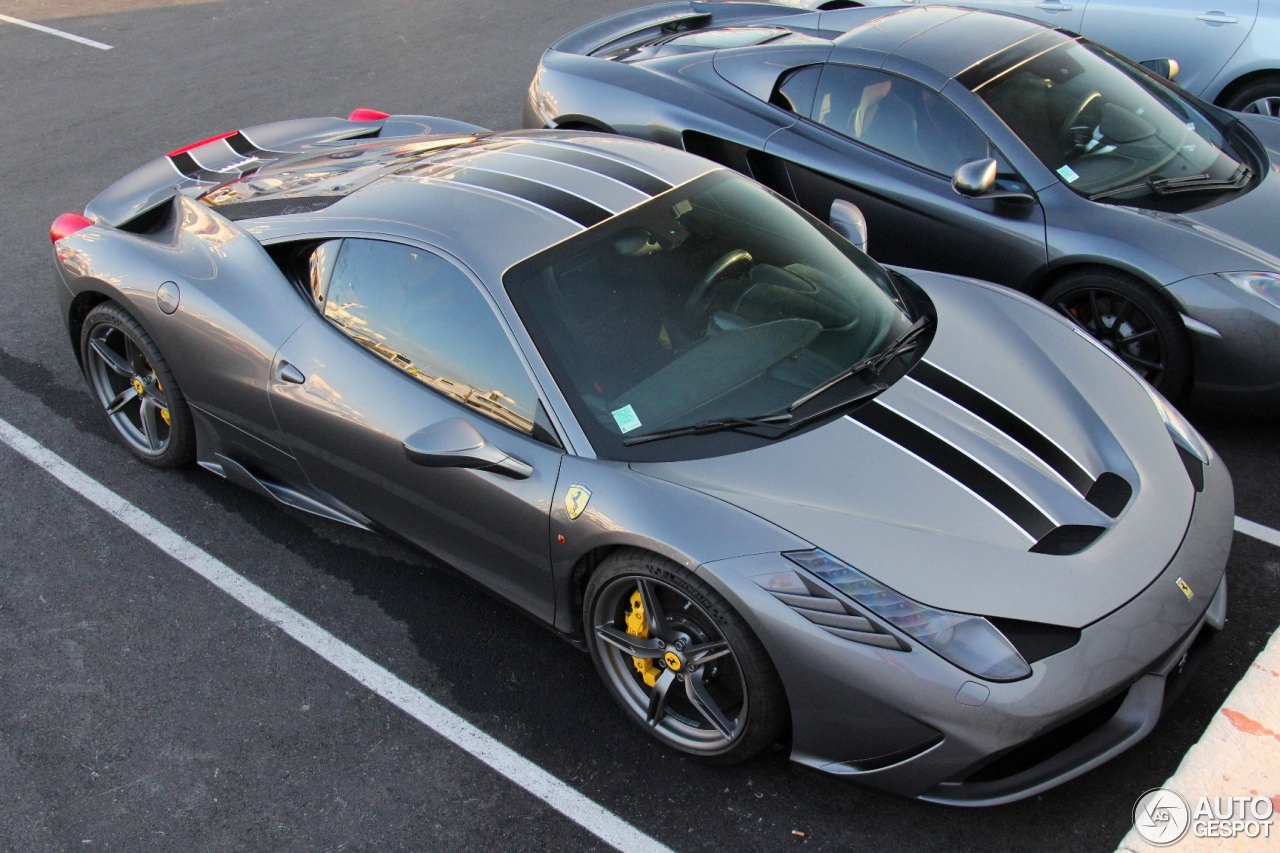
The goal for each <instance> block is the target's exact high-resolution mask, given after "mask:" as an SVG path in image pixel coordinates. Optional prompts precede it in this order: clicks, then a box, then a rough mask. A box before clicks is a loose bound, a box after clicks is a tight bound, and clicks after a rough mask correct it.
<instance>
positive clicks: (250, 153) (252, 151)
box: [227, 130, 267, 157]
mask: <svg viewBox="0 0 1280 853" xmlns="http://www.w3.org/2000/svg"><path fill="white" fill-rule="evenodd" d="M227 144H228V145H230V146H231V150H232V151H234V152H236V153H237V154H239V155H240V156H241V157H258V156H260V155H262V154H266V153H267V152H266V151H265V150H264V149H262V148H259V147H258V146H256V145H254V144H253V143H252V142H250V141H249V137H247V136H245V135H244V134H243V133H241V132H240V131H238V130H237V131H236V132H235V133H233V134H231V135H230V136H228V137H227Z"/></svg>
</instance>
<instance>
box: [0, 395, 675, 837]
mask: <svg viewBox="0 0 1280 853" xmlns="http://www.w3.org/2000/svg"><path fill="white" fill-rule="evenodd" d="M0 440H2V441H4V443H5V444H7V445H9V446H10V447H12V448H13V449H14V450H16V451H17V452H18V453H20V454H22V455H23V456H25V457H26V458H27V459H29V460H31V461H32V462H34V463H35V464H36V465H38V466H40V467H41V468H43V469H44V470H45V471H47V472H49V473H50V474H52V475H53V476H54V477H55V478H57V479H58V480H60V481H61V482H62V483H63V485H65V486H67V487H68V488H69V489H71V490H72V491H73V492H75V493H77V494H79V495H80V496H81V497H83V498H85V499H86V500H88V501H89V502H90V503H93V504H95V505H97V506H98V507H99V508H101V509H102V510H104V511H105V512H107V513H108V514H110V515H112V516H114V517H115V518H116V519H117V520H118V521H120V522H121V523H122V524H124V525H125V526H126V527H129V528H132V529H133V530H134V531H135V532H136V533H138V534H139V535H140V536H142V538H144V539H146V540H147V541H149V542H150V543H151V544H153V545H155V546H156V547H157V548H159V549H160V550H161V551H164V552H165V553H166V554H168V555H169V556H171V557H173V558H174V559H175V560H177V561H178V562H180V563H182V564H183V565H184V566H186V567H187V568H189V569H191V570H192V571H193V572H195V573H196V574H198V575H200V576H201V577H203V578H204V579H205V580H207V581H209V582H210V583H212V584H213V585H214V586H216V587H217V588H218V589H220V590H222V591H223V592H225V593H226V594H227V595H229V596H231V597H232V598H234V599H235V600H236V601H238V602H240V603H241V604H243V605H244V606H245V607H247V608H249V609H250V610H252V611H253V612H254V613H257V614H258V615H259V616H261V617H262V618H264V619H266V620H267V621H268V622H271V623H272V624H273V625H276V626H277V627H279V628H280V630H282V631H284V632H285V633H286V634H288V635H289V636H290V637H293V638H294V639H295V640H297V641H298V642H299V643H301V644H302V645H304V646H306V647H307V648H309V649H311V651H313V652H315V653H316V654H318V655H319V656H320V657H322V658H324V659H325V660H327V661H328V662H329V663H331V664H333V665H334V666H336V667H337V668H338V669H340V670H342V671H343V672H345V673H346V674H347V675H349V676H351V677H352V678H354V679H355V680H356V681H358V682H360V683H361V684H363V685H364V686H365V687H367V688H369V689H370V690H372V691H373V692H374V693H376V694H378V695H379V696H381V697H382V698H383V699H386V700H387V701H388V702H390V703H391V704H393V705H395V706H396V707H397V708H399V709H400V710H402V711H404V712H405V713H406V714H408V715H409V716H411V717H413V718H414V719H416V720H418V721H419V722H421V723H423V724H425V725H426V726H427V727H428V728H430V729H432V730H433V731H435V732H436V733H437V734H439V735H440V736H441V737H444V738H445V739H447V740H449V741H450V742H452V743H453V744H454V745H456V746H458V747H460V748H461V749H463V750H465V751H466V752H468V753H470V754H471V755H473V756H475V757H476V758H478V759H479V760H480V761H482V762H484V763H485V764H486V765H488V766H489V767H490V768H492V769H493V770H496V771H497V772H498V773H501V774H502V775H503V776H505V777H506V778H507V779H510V780H511V781H512V782H514V783H515V784H517V785H519V786H520V787H521V788H523V789H525V790H526V791H528V792H529V793H530V794H533V795H534V796H535V797H537V798H538V799H540V800H542V801H543V802H544V803H546V804H547V805H549V806H551V807H552V808H553V809H555V810H556V811H558V812H560V813H561V814H562V815H564V816H565V817H567V818H569V819H570V820H572V821H573V822H574V823H577V824H578V825H579V826H581V827H582V828H583V829H585V830H587V831H588V832H590V833H591V834H592V835H595V836H596V837H597V838H599V839H600V840H601V841H603V842H605V843H606V844H609V845H610V846H612V847H614V848H616V849H618V850H623V851H632V850H636V851H655V853H657V851H665V853H671V851H670V849H669V848H668V847H666V846H665V845H663V844H661V843H660V842H658V841H657V840H656V839H653V838H651V837H649V836H648V835H645V834H644V833H643V832H641V831H640V830H638V829H636V828H635V827H634V826H632V825H631V824H629V823H627V822H626V821H624V820H623V819H622V818H620V817H618V816H617V815H615V814H614V813H613V812H611V811H609V810H608V809H606V808H605V807H604V806H601V805H600V804H599V803H596V802H595V801H594V800H591V799H588V798H587V797H585V796H583V795H582V794H581V793H579V792H578V791H577V790H575V789H573V788H571V787H570V786H569V785H567V784H565V783H564V782H562V781H561V780H560V779H558V778H556V777H555V776H553V775H551V774H550V773H548V772H547V771H545V770H543V769H542V768H541V767H539V766H538V765H536V764H534V763H533V762H532V761H529V760H528V759H526V758H524V757H523V756H521V755H520V754H519V753H517V752H515V751H514V750H512V749H511V748H509V747H507V746H505V745H504V744H503V743H502V742H501V741H498V740H496V739H494V738H492V737H490V736H489V735H487V734H485V733H484V732H483V731H481V730H480V729H478V728H476V727H475V726H473V725H472V724H471V723H469V722H467V721H466V720H465V719H463V718H462V717H460V716H458V715H457V714H455V713H453V712H452V711H450V710H449V709H448V708H445V707H444V706H443V705H441V704H439V703H438V702H436V701H435V700H433V699H431V698H430V697H428V696H427V695H426V694H424V693H422V692H421V691H419V690H418V689H417V688H415V687H413V686H412V685H410V684H408V683H406V682H404V681H401V680H400V679H399V678H397V677H396V676H395V675H394V674H393V673H392V672H390V671H389V670H387V669H385V668H383V667H382V666H379V665H378V664H376V663H374V662H373V661H371V660H369V658H367V657H365V656H364V655H362V654H361V653H360V652H358V651H356V650H355V649H353V648H352V647H351V646H349V645H347V644H346V643H344V642H343V641H342V640H339V639H338V638H337V637H335V636H334V635H332V634H330V633H329V632H328V631H326V630H325V629H324V628H322V627H320V626H319V625H317V624H316V623H315V622H312V621H311V620H310V619H308V618H307V617H305V616H303V615H302V614H301V613H298V612H297V611H296V610H293V609H292V608H290V607H289V606H288V605H286V604H285V603H284V602H282V601H280V600H279V599H277V598H275V597H274V596H272V595H271V594H270V593H268V592H266V591H265V590H263V589H262V588H261V587H259V586H257V585H255V584H253V583H251V582H250V581H248V580H246V579H245V578H243V577H241V576H240V575H238V574H236V572H235V571H233V570H232V569H231V567H229V566H228V565H226V564H225V563H223V562H222V561H221V560H219V559H217V558H216V557H214V556H212V555H211V554H209V553H208V552H206V551H204V550H203V549H201V548H200V547H199V546H197V545H195V544H194V543H192V542H190V541H188V540H187V539H184V538H183V537H182V536H180V535H178V534H177V533H175V532H174V531H173V530H171V529H170V528H169V527H167V526H165V525H164V524H162V523H160V522H159V521H157V520H156V519H155V518H153V517H151V516H150V515H148V514H147V513H145V512H143V511H142V510H141V509H139V508H138V507H136V506H134V505H133V504H131V503H129V501H127V500H125V499H124V498H122V497H121V496H120V495H117V494H116V493H115V492H113V491H111V490H110V489H108V488H107V487H106V486H104V485H102V484H101V483H99V482H98V481H97V480H94V479H93V478H92V477H90V476H88V475H87V474H85V473H84V472H82V471H81V470H80V469H79V468H76V467H75V466H74V465H72V464H71V463H70V462H67V461H66V460H65V459H63V458H62V457H61V456H58V455H57V454H55V453H54V452H53V451H51V450H49V449H47V448H45V447H44V446H43V445H41V444H40V443H39V442H37V441H36V440H35V439H33V438H31V437H30V436H29V435H27V434H26V433H24V432H22V431H21V430H19V429H17V428H16V427H14V426H12V425H11V424H9V423H8V422H7V421H4V420H0Z"/></svg>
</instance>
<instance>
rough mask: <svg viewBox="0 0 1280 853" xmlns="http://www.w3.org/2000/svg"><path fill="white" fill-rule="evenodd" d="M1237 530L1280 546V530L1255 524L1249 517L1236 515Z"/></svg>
mask: <svg viewBox="0 0 1280 853" xmlns="http://www.w3.org/2000/svg"><path fill="white" fill-rule="evenodd" d="M1236 532H1237V533H1243V534H1244V535H1245V536H1252V537H1253V538H1254V539H1261V540H1262V541H1263V542H1269V543H1271V544H1272V545H1275V546H1276V547H1280V530H1272V529H1271V528H1270V527H1263V526H1262V525H1261V524H1254V523H1253V522H1252V521H1249V520H1248V519H1247V518H1241V517H1240V516H1238V515H1237V516H1236Z"/></svg>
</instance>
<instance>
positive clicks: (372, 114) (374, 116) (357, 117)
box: [347, 107, 391, 121]
mask: <svg viewBox="0 0 1280 853" xmlns="http://www.w3.org/2000/svg"><path fill="white" fill-rule="evenodd" d="M384 118H391V113H384V112H382V111H381V110H371V109H369V108H368V107H360V108H359V109H354V110H352V111H351V115H349V116H347V121H382V120H383V119H384Z"/></svg>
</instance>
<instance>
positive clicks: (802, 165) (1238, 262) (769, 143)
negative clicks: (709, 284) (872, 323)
mask: <svg viewBox="0 0 1280 853" xmlns="http://www.w3.org/2000/svg"><path fill="white" fill-rule="evenodd" d="M849 5H853V4H849V3H845V2H839V0H836V2H828V3H807V2H804V0H799V2H796V3H788V4H787V5H785V6H784V5H770V4H764V3H723V2H709V3H697V2H694V3H689V2H678V3H666V4H663V5H660V6H651V7H648V8H644V9H639V10H634V11H631V12H627V13H624V14H620V15H616V16H613V17H611V18H606V19H604V20H602V21H599V22H597V23H594V24H591V25H589V26H587V27H583V28H582V29H579V30H577V31H575V32H573V33H570V34H569V35H567V36H565V37H564V38H562V39H560V40H559V41H557V42H556V43H555V44H554V45H552V47H551V48H550V49H549V50H548V51H547V52H546V53H545V54H544V56H543V58H542V63H541V66H540V67H539V69H538V72H537V75H536V76H535V77H534V80H533V83H532V85H531V87H530V89H529V97H528V101H527V104H526V110H525V121H526V125H527V126H530V127H561V128H563V127H577V128H584V127H586V128H594V129H598V130H606V131H613V132H616V133H621V134H626V135H629V136H636V137H640V138H643V139H649V140H653V141H656V142H662V143H665V144H668V145H672V146H677V147H683V148H685V149H686V150H688V151H691V152H694V153H697V154H702V155H703V156H706V157H709V158H710V159H712V160H716V161H718V162H720V163H722V164H724V165H728V166H731V167H733V168H735V169H737V170H739V171H741V172H744V173H746V174H748V175H751V176H752V177H754V178H756V179H757V180H759V181H761V182H762V183H765V184H767V185H768V186H770V187H771V188H773V189H774V190H776V191H778V192H779V193H781V194H783V195H784V196H787V197H789V198H791V199H793V200H794V201H797V202H799V203H800V204H801V205H802V206H803V207H805V208H806V209H807V210H809V212H811V213H813V214H814V215H815V216H818V217H819V218H822V219H824V220H825V219H828V218H829V217H832V216H833V215H834V216H835V217H836V218H837V219H845V220H848V219H849V218H850V217H851V216H856V215H857V211H855V210H852V209H851V208H849V207H848V203H849V202H852V203H853V204H854V205H856V208H858V209H859V210H860V211H861V213H862V214H863V215H864V216H865V219H866V221H867V223H869V225H870V241H869V246H870V252H871V254H872V255H873V256H874V257H875V258H876V259H877V260H879V261H882V262H885V263H893V264H905V265H909V266H915V267H924V268H928V269H934V270H939V271H943V272H948V273H953V274H958V275H964V276H972V277H974V278H979V279H986V280H989V281H994V282H997V283H1000V284H1005V285H1009V286H1012V287H1016V288H1018V289H1020V290H1023V291H1026V292H1028V293H1030V294H1032V295H1033V296H1036V297H1038V298H1040V299H1043V300H1044V301H1046V302H1048V303H1049V304H1051V305H1053V306H1054V307H1056V308H1057V309H1058V310H1060V311H1062V312H1063V313H1064V314H1066V315H1067V316H1069V317H1071V318H1072V319H1074V320H1075V321H1076V322H1078V323H1079V324H1080V325H1082V326H1083V327H1084V328H1086V329H1088V330H1089V331H1090V332H1091V333H1092V334H1093V335H1094V336H1095V337H1097V338H1098V339H1099V340H1100V341H1101V342H1102V343H1103V344H1104V345H1105V346H1107V347H1108V348H1109V349H1111V350H1112V351H1113V352H1115V353H1117V354H1118V355H1119V356H1120V357H1121V358H1123V359H1124V360H1125V361H1126V362H1128V363H1129V364H1130V365H1131V366H1132V367H1133V368H1134V369H1136V370H1137V371H1139V372H1140V373H1141V374H1142V375H1143V376H1145V377H1146V378H1147V379H1148V380H1150V381H1151V382H1152V383H1153V384H1154V385H1156V386H1157V387H1158V388H1160V390H1161V391H1162V392H1164V394H1165V395H1166V396H1168V397H1169V398H1171V399H1175V400H1184V399H1186V396H1185V395H1186V394H1187V392H1191V393H1192V394H1193V396H1194V398H1195V399H1197V400H1203V401H1214V402H1225V403H1227V404H1230V405H1232V406H1235V407H1240V408H1244V407H1250V408H1254V409H1257V410H1261V411H1265V412H1271V413H1274V412H1277V411H1280V229H1277V228H1276V222H1277V215H1278V214H1280V175H1278V174H1276V171H1277V164H1280V122H1276V121H1274V120H1272V119H1269V118H1266V117H1262V116H1249V115H1241V114H1235V113H1228V112H1225V111H1223V110H1220V109H1218V108H1216V107H1213V106H1211V105H1209V104H1206V103H1204V102H1202V101H1199V100H1198V99H1196V98H1194V97H1191V96H1189V95H1187V94H1186V93H1184V92H1181V91H1180V90H1178V89H1177V88H1176V87H1174V86H1172V85H1171V84H1169V82H1168V81H1167V80H1165V79H1163V78H1160V77H1158V76H1156V75H1154V74H1153V73H1151V72H1149V71H1147V70H1146V69H1144V68H1142V67H1140V66H1138V65H1135V64H1133V63H1131V62H1129V61H1127V60H1125V59H1123V58H1121V57H1118V56H1116V55H1115V54H1113V53H1111V52H1109V51H1107V50H1106V49H1104V48H1102V47H1099V46H1098V45H1095V44H1091V43H1090V42H1088V41H1086V40H1084V39H1081V38H1079V37H1078V36H1075V35H1073V34H1070V33H1066V32H1063V31H1061V30H1056V29H1053V28H1050V27H1046V26H1044V25H1042V24H1039V23H1036V22H1034V21H1029V20H1026V19H1023V18H1017V17H1013V16H1009V15H1002V14H996V13H989V12H980V11H972V10H965V9H957V8H952V7H942V6H923V7H916V6H905V7H878V8H865V9H864V8H853V9H850V8H834V9H833V8H832V7H843V6H849ZM806 6H814V7H818V8H817V9H815V10H813V11H809V10H807V9H806V8H804V7H806ZM833 202H840V204H839V205H837V210H836V211H835V213H834V214H833V211H832V205H833ZM841 207H843V210H841V209H839V208H841ZM833 221H834V220H833Z"/></svg>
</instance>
